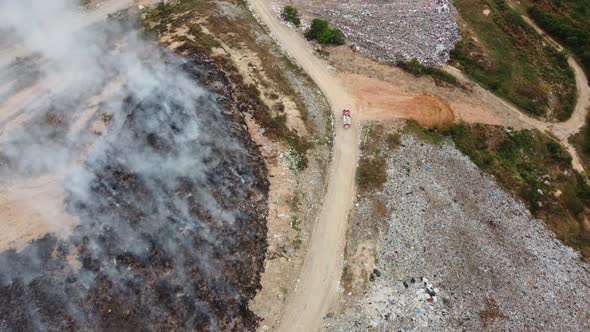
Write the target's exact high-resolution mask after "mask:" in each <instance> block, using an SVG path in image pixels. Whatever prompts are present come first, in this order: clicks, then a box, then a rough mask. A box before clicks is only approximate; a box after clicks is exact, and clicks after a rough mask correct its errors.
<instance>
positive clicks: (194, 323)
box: [0, 1, 268, 331]
mask: <svg viewBox="0 0 590 332" xmlns="http://www.w3.org/2000/svg"><path fill="white" fill-rule="evenodd" d="M31 5H32V6H33V7H34V8H33V7H28V6H31ZM54 5H55V3H54V4H51V5H44V4H43V2H36V1H32V3H25V4H20V5H14V4H11V6H12V7H3V8H1V9H2V12H3V13H7V12H8V10H10V13H11V14H12V15H13V16H14V17H12V19H15V18H18V19H19V20H22V21H23V22H28V23H27V24H30V25H31V26H37V27H38V28H41V29H33V30H34V31H29V30H28V29H29V28H28V27H22V26H20V25H19V23H18V22H16V21H17V20H14V21H13V22H11V21H9V23H13V24H15V27H16V28H17V29H18V30H19V33H21V37H22V38H24V39H25V41H27V42H30V41H35V40H38V39H39V34H43V33H44V32H48V33H49V35H48V36H46V37H47V38H64V35H63V33H64V30H62V29H55V30H52V29H47V27H52V26H53V25H52V24H58V22H55V21H54V20H58V21H59V20H60V19H64V17H63V16H60V15H52V14H59V13H61V12H62V11H67V12H68V13H69V14H70V15H73V16H72V17H75V13H74V12H73V11H69V8H67V5H66V4H65V3H63V4H62V7H59V6H57V7H53V6H54ZM35 6H38V7H35ZM48 6H49V8H48ZM44 10H45V11H48V12H44ZM24 13H26V15H24ZM32 20H33V21H32ZM31 21H32V22H31ZM62 23H63V22H62ZM62 23H60V24H62ZM43 30H45V31H43ZM75 36H76V37H75V38H71V39H70V38H69V37H68V40H64V41H63V42H62V43H55V45H57V47H55V45H37V46H38V48H36V49H37V50H38V51H39V52H40V53H41V55H42V56H43V60H42V61H30V62H24V64H25V65H26V64H28V65H30V64H32V63H36V64H37V65H39V66H40V69H39V72H41V73H42V74H40V76H41V78H40V80H42V81H43V82H46V83H52V84H53V85H50V84H47V85H50V87H49V88H48V89H47V91H45V92H44V93H43V94H42V95H39V96H37V97H36V101H35V102H34V103H27V104H26V106H23V107H22V109H19V110H18V112H17V114H18V115H20V116H22V115H27V116H26V117H25V119H26V121H24V122H23V123H22V125H21V126H18V127H15V128H12V129H11V130H9V131H7V132H5V133H4V137H3V140H2V144H1V145H0V154H1V160H2V164H1V165H0V166H1V169H0V176H1V180H2V182H10V183H12V184H13V185H14V186H18V182H19V181H25V180H27V179H30V178H35V177H43V176H51V177H55V178H58V179H60V180H63V182H61V183H62V184H63V187H64V191H65V193H66V200H65V202H64V204H65V205H66V209H67V211H68V212H69V213H70V214H72V215H74V216H76V217H77V219H78V220H79V225H78V226H77V228H76V229H75V230H74V234H73V235H72V236H70V237H68V238H66V239H58V238H56V237H55V236H53V235H50V234H48V235H46V236H44V237H43V238H41V239H39V240H36V241H34V242H32V243H31V244H30V245H28V246H27V247H25V248H24V249H23V250H22V251H20V252H17V251H15V250H9V251H4V252H2V253H0V330H2V331H5V330H8V331H11V330H13V331H25V330H45V329H47V330H55V331H65V330H89V329H100V330H117V331H125V330H134V331H135V330H240V331H241V330H252V329H254V327H255V325H256V321H257V319H256V317H255V316H254V315H253V314H252V312H250V311H249V309H248V307H247V305H248V301H249V300H250V299H251V298H252V297H253V296H254V294H255V291H256V289H257V288H258V287H259V283H260V281H259V274H260V272H261V270H262V266H263V265H262V264H263V256H264V252H265V247H266V240H265V236H266V226H265V217H266V213H267V211H266V210H267V205H266V204H267V203H266V202H267V197H266V196H267V192H268V184H267V182H266V179H265V173H266V170H265V169H264V164H263V161H262V159H261V157H260V155H259V152H258V150H257V148H256V147H255V146H254V145H253V143H252V142H251V140H250V138H249V136H248V133H247V131H246V130H245V129H244V123H243V119H242V118H241V115H240V114H239V113H238V112H237V109H238V108H242V107H244V105H242V104H239V105H238V104H237V101H236V100H237V98H238V97H237V95H238V92H237V91H235V90H234V89H233V88H232V86H231V85H230V83H229V81H228V79H227V78H226V77H225V74H224V73H223V71H222V70H221V69H220V68H218V67H217V66H215V65H214V64H213V63H211V62H210V61H208V60H207V59H206V58H205V57H204V56H199V55H195V56H193V57H192V58H191V59H189V60H183V59H178V58H175V57H174V56H172V55H170V54H164V53H162V52H160V51H159V50H158V49H157V48H155V47H154V46H150V45H146V44H145V43H143V42H142V41H141V40H140V39H139V38H137V36H136V35H135V34H134V33H133V32H130V31H128V30H127V29H126V27H124V26H121V25H119V24H118V23H116V22H114V21H110V22H108V24H106V25H104V26H99V27H94V28H93V29H90V30H85V31H80V32H76V34H75ZM29 37H34V38H29ZM60 41H61V40H60ZM45 46H47V47H49V48H46V47H45ZM62 47H63V48H62ZM10 72H11V73H15V72H16V73H18V72H19V71H18V70H17V71H15V70H14V68H12V69H11V71H10ZM0 77H1V78H2V81H3V82H7V81H10V80H11V77H7V74H6V72H5V71H3V72H2V75H1V76H0ZM113 81H118V82H121V85H120V87H119V88H118V89H116V92H115V93H112V94H109V95H108V97H105V98H104V99H103V100H101V102H100V105H99V106H98V111H97V112H96V114H91V116H90V118H89V119H88V121H83V120H85V119H83V118H82V114H84V113H86V110H85V108H86V106H85V104H84V103H85V101H86V100H88V99H89V98H91V97H92V96H95V95H96V94H97V93H99V92H101V91H104V90H105V89H106V86H108V85H109V84H111V83H112V82H113ZM204 85H207V86H215V87H217V88H216V91H215V92H216V93H215V94H214V93H211V92H208V91H206V90H205V89H204V88H203V86H204ZM103 97H104V96H103ZM101 118H102V119H103V120H104V121H103V122H104V123H105V125H106V126H107V128H105V129H104V133H100V134H99V133H96V132H93V131H92V130H91V129H90V124H92V123H94V122H95V121H94V120H100V119H101ZM80 122H82V123H83V126H82V127H83V129H82V130H81V129H80V128H79V126H78V125H76V124H79V123H80ZM50 222H52V223H60V220H50Z"/></svg>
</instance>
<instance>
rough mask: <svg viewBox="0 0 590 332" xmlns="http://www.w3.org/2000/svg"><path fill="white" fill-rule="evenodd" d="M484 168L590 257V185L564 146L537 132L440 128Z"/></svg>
mask: <svg viewBox="0 0 590 332" xmlns="http://www.w3.org/2000/svg"><path fill="white" fill-rule="evenodd" d="M429 134H430V135H431V136H436V135H438V136H439V139H444V138H448V139H451V140H452V141H453V142H454V143H455V146H456V147H457V148H458V149H459V150H461V152H463V153H464V154H466V155H467V156H469V158H470V159H471V160H472V161H473V162H474V163H475V164H477V166H478V167H479V168H480V169H482V170H483V171H484V172H486V173H489V174H492V175H494V176H495V178H496V179H497V180H498V182H499V183H500V184H501V185H502V186H503V187H504V188H506V189H507V190H509V191H511V192H513V193H514V194H515V195H516V196H518V197H520V198H521V199H522V201H523V202H524V203H525V204H526V205H527V207H528V208H529V210H530V211H531V212H532V213H533V214H534V215H535V216H536V217H537V218H540V219H543V220H544V221H545V222H546V224H547V225H548V227H549V228H550V229H551V230H553V231H554V232H555V234H556V235H557V237H558V238H559V239H560V240H562V241H563V242H564V243H566V244H568V245H570V246H572V247H574V248H576V249H578V250H580V251H581V252H582V254H583V255H585V256H586V257H590V230H588V229H585V228H584V222H583V221H584V219H585V218H587V217H589V216H590V214H589V212H588V211H590V187H589V186H588V185H587V183H586V179H585V178H584V177H582V176H581V175H579V174H578V173H576V172H575V171H574V170H573V169H572V167H571V157H570V155H569V154H568V153H567V151H565V150H564V149H563V148H562V147H561V145H559V144H558V143H557V142H555V141H554V140H553V139H552V138H550V137H548V136H547V135H544V134H542V133H540V132H537V131H530V130H523V131H513V130H507V129H504V128H501V127H495V126H484V125H465V124H458V125H455V126H453V127H450V128H448V129H446V130H444V131H441V132H436V131H433V132H429Z"/></svg>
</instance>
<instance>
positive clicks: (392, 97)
mask: <svg viewBox="0 0 590 332" xmlns="http://www.w3.org/2000/svg"><path fill="white" fill-rule="evenodd" d="M346 76H347V77H346V78H345V81H346V82H348V83H347V87H348V88H349V89H350V90H351V93H352V94H354V95H355V98H356V100H357V103H358V105H359V108H360V110H359V111H360V114H361V115H360V116H361V118H362V119H363V120H381V121H383V120H388V119H412V120H416V121H417V122H418V123H420V124H421V125H423V126H426V127H431V128H432V127H436V128H440V127H446V126H448V125H450V124H452V123H453V122H455V119H456V117H455V113H454V112H453V110H452V109H451V107H450V106H449V105H448V104H447V103H445V102H443V101H442V100H441V99H439V98H437V97H434V96H431V95H411V94H408V93H405V92H403V91H402V90H400V89H399V88H397V87H395V86H393V85H391V84H390V83H387V82H384V81H381V80H378V79H373V78H367V77H363V76H360V75H346Z"/></svg>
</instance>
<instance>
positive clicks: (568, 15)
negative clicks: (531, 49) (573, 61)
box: [528, 0, 590, 76]
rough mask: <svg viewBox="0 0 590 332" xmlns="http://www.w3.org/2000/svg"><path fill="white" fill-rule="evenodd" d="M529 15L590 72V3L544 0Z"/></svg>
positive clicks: (589, 73)
mask: <svg viewBox="0 0 590 332" xmlns="http://www.w3.org/2000/svg"><path fill="white" fill-rule="evenodd" d="M528 13H529V15H530V16H531V17H532V18H533V20H535V22H536V23H537V24H538V25H539V26H540V27H542V28H543V30H545V31H546V32H547V33H548V34H549V35H551V36H552V37H553V38H555V39H557V40H558V41H559V42H560V43H561V44H562V45H564V46H566V47H567V48H569V49H570V50H571V51H572V52H573V53H574V54H575V55H576V57H577V58H578V60H579V61H580V63H581V64H582V67H583V68H584V71H585V72H586V75H587V76H590V6H589V5H588V1H586V0H569V1H563V0H553V1H540V2H536V3H534V4H533V5H531V6H530V7H528Z"/></svg>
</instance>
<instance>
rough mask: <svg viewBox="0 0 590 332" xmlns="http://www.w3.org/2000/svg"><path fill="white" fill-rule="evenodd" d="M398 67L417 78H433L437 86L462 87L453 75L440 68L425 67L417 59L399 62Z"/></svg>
mask: <svg viewBox="0 0 590 332" xmlns="http://www.w3.org/2000/svg"><path fill="white" fill-rule="evenodd" d="M396 66H398V67H399V68H401V69H403V70H405V71H407V72H408V73H410V74H412V75H414V76H416V77H422V76H424V75H428V76H431V77H432V78H433V79H434V81H435V82H436V84H441V83H443V82H444V83H448V84H451V85H455V86H461V84H460V83H459V82H458V81H457V79H456V78H455V77H454V76H453V75H451V74H449V73H447V72H446V71H444V70H442V69H440V68H436V67H428V66H424V65H423V64H421V63H420V61H418V60H417V59H414V60H412V61H399V62H397V63H396Z"/></svg>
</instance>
